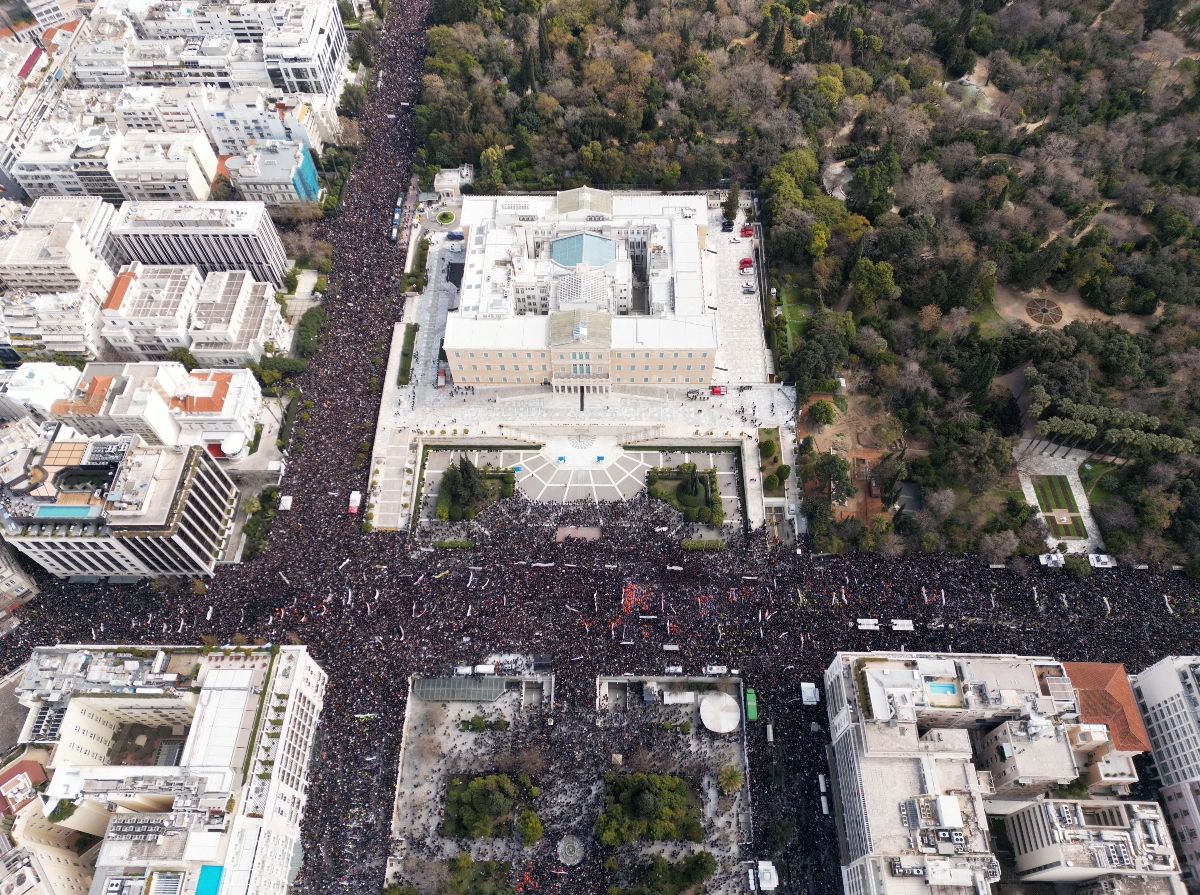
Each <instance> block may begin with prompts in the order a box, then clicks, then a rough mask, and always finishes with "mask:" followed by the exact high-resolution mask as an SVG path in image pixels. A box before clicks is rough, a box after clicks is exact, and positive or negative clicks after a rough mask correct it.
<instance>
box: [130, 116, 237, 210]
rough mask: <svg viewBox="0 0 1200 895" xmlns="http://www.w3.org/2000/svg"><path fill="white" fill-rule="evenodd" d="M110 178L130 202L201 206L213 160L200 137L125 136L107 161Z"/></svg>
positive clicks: (204, 138) (208, 190)
mask: <svg viewBox="0 0 1200 895" xmlns="http://www.w3.org/2000/svg"><path fill="white" fill-rule="evenodd" d="M110 171H111V173H112V178H113V180H114V181H116V184H117V186H118V188H119V189H120V190H121V193H122V195H123V196H124V197H125V198H126V199H128V200H130V201H131V202H138V201H175V202H203V201H204V200H206V199H207V198H208V196H209V194H210V193H211V192H212V182H213V178H215V177H216V176H217V156H216V154H215V153H214V152H213V150H212V146H210V145H209V142H208V137H207V136H206V135H205V134H203V133H193V134H161V133H160V134H152V133H138V132H133V133H128V134H126V135H125V136H124V139H123V141H122V145H121V147H120V150H119V151H118V152H117V153H116V154H115V155H113V156H112V158H111V160H110Z"/></svg>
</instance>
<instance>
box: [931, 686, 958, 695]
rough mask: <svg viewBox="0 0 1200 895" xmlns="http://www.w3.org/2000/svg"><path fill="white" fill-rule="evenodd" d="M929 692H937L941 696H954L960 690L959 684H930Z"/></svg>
mask: <svg viewBox="0 0 1200 895" xmlns="http://www.w3.org/2000/svg"><path fill="white" fill-rule="evenodd" d="M929 692H930V693H936V694H938V695H939V696H953V695H954V694H955V693H957V692H958V685H957V684H932V683H931V684H930V685H929Z"/></svg>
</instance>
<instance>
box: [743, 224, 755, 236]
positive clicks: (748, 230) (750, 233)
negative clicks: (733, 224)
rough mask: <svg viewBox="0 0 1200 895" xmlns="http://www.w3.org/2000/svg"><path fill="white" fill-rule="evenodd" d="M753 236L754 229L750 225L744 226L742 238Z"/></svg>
mask: <svg viewBox="0 0 1200 895" xmlns="http://www.w3.org/2000/svg"><path fill="white" fill-rule="evenodd" d="M753 235H754V227H752V226H751V225H750V224H742V236H753Z"/></svg>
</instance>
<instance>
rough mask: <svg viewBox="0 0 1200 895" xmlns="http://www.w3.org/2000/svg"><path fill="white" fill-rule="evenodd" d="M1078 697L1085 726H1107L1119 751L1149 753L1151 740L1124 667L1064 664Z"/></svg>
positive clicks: (1080, 663) (1107, 664) (1090, 663)
mask: <svg viewBox="0 0 1200 895" xmlns="http://www.w3.org/2000/svg"><path fill="white" fill-rule="evenodd" d="M1063 668H1065V669H1066V672H1067V677H1069V678H1070V679H1071V686H1072V687H1074V688H1075V693H1076V694H1077V695H1078V696H1079V718H1080V720H1081V721H1083V723H1084V724H1106V725H1108V733H1109V736H1111V737H1112V741H1113V745H1114V746H1116V747H1117V748H1118V749H1120V750H1121V751H1122V752H1149V751H1150V737H1149V736H1147V735H1146V727H1145V725H1143V724H1142V716H1141V715H1140V714H1139V713H1138V707H1137V700H1136V699H1135V698H1134V696H1133V689H1132V688H1131V687H1130V686H1129V678H1128V677H1126V675H1125V666H1124V665H1119V664H1116V663H1113V662H1064V663H1063Z"/></svg>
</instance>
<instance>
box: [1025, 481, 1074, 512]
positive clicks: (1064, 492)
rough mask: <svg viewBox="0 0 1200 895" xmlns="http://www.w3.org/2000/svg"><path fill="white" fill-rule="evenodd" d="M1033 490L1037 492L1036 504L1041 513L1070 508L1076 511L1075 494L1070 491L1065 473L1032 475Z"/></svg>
mask: <svg viewBox="0 0 1200 895" xmlns="http://www.w3.org/2000/svg"><path fill="white" fill-rule="evenodd" d="M1033 490H1034V493H1035V494H1037V499H1038V504H1039V505H1040V506H1041V508H1042V512H1043V513H1050V512H1053V511H1054V510H1070V511H1071V512H1072V513H1078V512H1079V507H1078V506H1076V504H1075V496H1074V495H1073V494H1072V493H1071V483H1070V482H1069V481H1067V477H1066V476H1065V475H1037V476H1034V477H1033Z"/></svg>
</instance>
